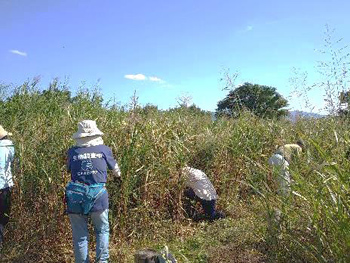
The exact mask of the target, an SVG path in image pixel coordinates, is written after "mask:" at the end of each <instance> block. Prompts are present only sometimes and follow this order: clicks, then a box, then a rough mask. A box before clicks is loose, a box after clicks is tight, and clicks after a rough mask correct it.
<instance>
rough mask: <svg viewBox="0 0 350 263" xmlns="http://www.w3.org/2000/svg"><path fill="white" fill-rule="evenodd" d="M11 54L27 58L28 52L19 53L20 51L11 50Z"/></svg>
mask: <svg viewBox="0 0 350 263" xmlns="http://www.w3.org/2000/svg"><path fill="white" fill-rule="evenodd" d="M10 52H11V53H12V54H16V55H19V56H22V57H26V56H27V53H26V52H22V51H19V50H16V49H11V50H10Z"/></svg>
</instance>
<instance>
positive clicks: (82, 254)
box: [68, 209, 109, 263]
mask: <svg viewBox="0 0 350 263" xmlns="http://www.w3.org/2000/svg"><path fill="white" fill-rule="evenodd" d="M68 216H69V220H70V222H71V226H72V232H73V246H74V257H75V263H88V262H89V251H88V248H89V246H88V243H89V231H88V216H86V215H81V214H68ZM89 216H90V217H91V221H92V224H93V226H94V230H95V236H96V260H95V262H99V263H107V262H108V259H109V249H108V246H109V222H108V209H106V210H104V211H99V212H91V213H90V214H89Z"/></svg>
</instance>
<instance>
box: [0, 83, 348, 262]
mask: <svg viewBox="0 0 350 263" xmlns="http://www.w3.org/2000/svg"><path fill="white" fill-rule="evenodd" d="M37 85H38V84H37V83H35V82H33V83H26V84H24V85H22V86H21V87H20V88H18V89H16V90H10V91H9V90H3V91H2V92H4V94H7V98H6V99H3V101H0V123H1V124H2V125H3V126H4V127H6V129H8V130H9V131H11V132H13V134H14V136H13V141H14V142H15V145H16V154H17V160H16V163H15V167H14V173H15V176H16V178H15V181H16V182H15V187H14V192H13V207H12V213H11V221H10V223H9V224H8V226H7V231H6V238H7V240H8V242H7V243H6V244H5V246H4V247H3V249H2V250H1V252H0V253H1V254H0V262H21V263H22V262H73V252H72V242H71V230H70V224H69V221H68V218H67V216H66V215H64V213H63V211H64V203H63V198H64V187H65V184H66V183H67V182H68V181H69V179H70V176H69V174H68V173H67V171H66V168H65V158H66V151H67V150H68V148H69V147H71V146H72V145H73V144H74V141H73V140H72V139H71V135H72V134H73V133H74V132H75V131H76V127H77V123H78V121H81V120H83V119H96V121H97V124H98V126H99V128H100V129H101V130H102V131H103V132H104V133H105V136H104V141H105V144H106V145H108V146H110V147H111V148H112V150H113V153H114V154H115V156H116V158H117V160H118V163H119V165H120V167H121V172H122V180H119V179H117V178H113V176H112V175H111V174H110V175H109V181H108V191H109V195H110V224H111V244H110V254H111V262H133V254H134V252H135V251H136V250H138V249H142V248H145V247H148V248H154V249H161V248H162V247H164V246H165V245H167V246H168V247H169V249H170V251H171V252H172V253H173V254H174V255H175V256H176V258H177V259H178V260H179V262H214V263H215V262H350V208H349V206H350V195H349V193H350V192H349V186H350V182H349V174H350V172H349V171H350V170H349V164H350V162H349V160H347V159H346V158H345V152H346V150H347V149H348V148H349V144H350V132H349V131H350V129H349V128H350V124H349V121H348V120H347V119H341V118H335V117H327V118H322V119H300V120H298V121H297V122H295V123H291V122H289V121H287V120H265V119H260V118H257V117H255V116H252V115H251V114H249V113H245V114H242V116H241V117H240V118H239V119H231V120H229V119H218V120H216V121H212V119H211V116H210V114H208V113H205V112H203V111H200V110H198V109H196V108H185V107H182V108H177V109H172V110H168V111H159V110H157V109H156V108H155V107H144V108H142V107H139V106H138V105H137V102H136V101H133V102H132V103H131V104H130V105H129V106H128V105H127V106H118V105H114V104H111V103H106V102H103V101H102V98H101V95H100V94H98V92H94V91H89V90H85V91H81V92H79V93H78V94H77V95H76V96H74V97H73V96H71V94H70V92H69V91H68V90H67V89H66V87H64V85H63V84H61V83H59V82H53V83H52V84H51V86H50V88H49V89H47V90H46V91H39V89H38V88H37ZM2 89H5V87H2ZM298 138H302V139H304V140H305V141H306V143H307V145H308V154H306V155H304V156H302V157H301V158H300V159H299V160H298V161H297V162H295V163H292V164H291V166H290V170H291V175H292V178H293V180H294V181H293V186H292V190H293V194H292V195H291V196H290V197H289V198H284V199H282V198H280V197H279V196H278V195H276V194H275V190H276V186H275V183H274V181H275V180H274V176H275V175H274V174H273V173H272V171H271V167H269V166H268V163H267V160H268V158H269V157H270V156H271V154H272V153H273V152H274V150H275V149H276V147H277V146H278V145H282V144H285V143H290V142H295V141H296V139H298ZM188 161H190V162H191V164H192V165H193V166H194V167H195V168H198V169H201V170H203V171H205V173H206V174H207V175H208V176H209V178H210V179H211V181H212V183H213V184H214V186H215V187H216V189H217V192H218V194H219V197H220V198H219V200H218V207H219V208H220V209H222V210H224V211H225V212H226V213H227V215H228V217H227V218H226V219H223V220H219V221H216V222H214V223H207V222H199V223H195V222H192V221H191V220H188V219H187V218H185V216H184V212H183V209H182V202H181V199H182V190H183V188H184V184H183V181H182V179H181V178H179V174H178V171H177V167H179V166H181V165H184V164H185V163H186V162H188ZM276 208H278V209H279V210H281V211H282V219H281V223H280V225H279V226H278V229H277V228H273V227H272V228H271V227H268V225H269V224H268V222H269V218H270V217H271V215H272V213H273V211H274V209H276ZM92 241H93V237H92ZM90 243H91V257H93V254H94V253H93V243H94V242H90Z"/></svg>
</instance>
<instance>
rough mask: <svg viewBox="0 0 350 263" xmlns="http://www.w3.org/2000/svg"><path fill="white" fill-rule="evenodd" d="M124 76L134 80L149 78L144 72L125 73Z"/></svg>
mask: <svg viewBox="0 0 350 263" xmlns="http://www.w3.org/2000/svg"><path fill="white" fill-rule="evenodd" d="M124 78H126V79H132V80H146V79H147V77H146V76H145V75H143V74H135V75H132V74H129V75H125V76H124Z"/></svg>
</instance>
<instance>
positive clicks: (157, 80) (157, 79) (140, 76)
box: [124, 74, 165, 83]
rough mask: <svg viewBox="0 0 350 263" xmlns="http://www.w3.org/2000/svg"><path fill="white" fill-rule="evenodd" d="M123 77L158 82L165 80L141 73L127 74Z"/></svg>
mask: <svg viewBox="0 0 350 263" xmlns="http://www.w3.org/2000/svg"><path fill="white" fill-rule="evenodd" d="M124 78H126V79H132V80H148V81H152V82H159V83H164V82H165V81H164V80H162V79H161V78H158V77H156V76H151V77H147V76H145V75H143V74H128V75H125V76H124Z"/></svg>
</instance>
